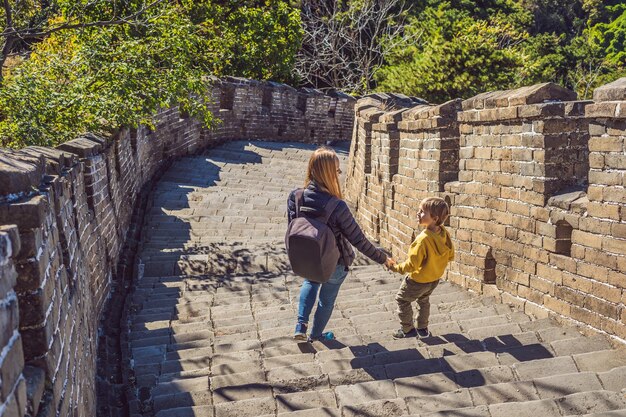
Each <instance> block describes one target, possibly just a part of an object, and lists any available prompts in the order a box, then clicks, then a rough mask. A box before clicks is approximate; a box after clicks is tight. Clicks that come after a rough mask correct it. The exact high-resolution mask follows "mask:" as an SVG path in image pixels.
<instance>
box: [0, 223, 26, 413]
mask: <svg viewBox="0 0 626 417" xmlns="http://www.w3.org/2000/svg"><path fill="white" fill-rule="evenodd" d="M19 252H20V239H19V235H18V232H17V227H16V226H15V225H9V226H0V416H1V417H9V416H10V417H13V416H15V417H22V416H24V415H25V413H26V412H27V404H26V390H25V388H26V386H25V378H24V375H23V368H24V354H23V352H22V349H23V347H22V336H21V335H20V333H19V331H18V325H19V313H18V299H17V296H16V294H15V286H16V283H17V279H18V274H17V272H16V270H15V258H17V254H18V253H19Z"/></svg>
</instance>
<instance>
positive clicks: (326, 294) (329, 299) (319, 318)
mask: <svg viewBox="0 0 626 417" xmlns="http://www.w3.org/2000/svg"><path fill="white" fill-rule="evenodd" d="M345 269H346V267H345V266H343V265H337V269H335V272H333V274H332V275H331V276H330V279H329V280H328V282H326V283H324V284H318V283H317V282H311V281H309V280H307V279H305V280H304V282H303V283H302V287H301V288H300V303H299V305H298V323H304V324H307V323H308V322H309V315H311V311H312V310H313V306H314V305H315V299H316V298H317V292H318V291H319V293H320V294H319V301H318V302H317V310H315V316H314V317H313V328H311V338H312V339H315V338H319V337H320V336H321V335H322V332H323V331H324V328H325V327H326V325H327V324H328V320H330V316H331V315H332V314H333V309H334V308H335V300H336V299H337V294H338V293H339V288H340V287H341V284H343V281H344V280H345V279H346V275H348V271H346V270H345ZM320 287H322V289H321V290H320Z"/></svg>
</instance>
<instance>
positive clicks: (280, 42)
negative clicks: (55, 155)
mask: <svg viewBox="0 0 626 417" xmlns="http://www.w3.org/2000/svg"><path fill="white" fill-rule="evenodd" d="M256 3H259V4H256ZM247 4H248V6H244V7H235V2H234V1H191V0H182V1H163V0H157V1H154V2H152V3H146V2H143V1H137V2H132V1H124V2H120V3H119V4H118V3H117V2H107V1H98V0H89V1H87V0H81V1H70V0H64V1H58V2H56V3H55V4H54V7H53V8H51V9H47V10H46V16H47V17H46V19H45V21H44V20H41V21H40V22H39V23H38V24H37V27H39V29H36V28H35V27H30V29H28V31H26V29H24V30H23V31H22V33H29V34H35V33H37V32H36V30H39V31H40V32H39V33H41V34H42V35H41V37H40V38H34V37H33V38H29V39H32V40H33V42H30V43H28V44H27V45H24V48H22V49H21V51H20V52H19V53H20V55H19V56H20V57H21V60H18V62H17V64H15V63H14V64H13V65H11V66H7V67H5V71H4V72H5V79H4V82H3V85H2V86H1V87H0V109H2V116H3V117H2V119H1V120H0V145H1V146H12V147H20V146H24V145H29V144H38V145H54V144H57V143H60V142H63V141H66V140H70V139H73V138H75V137H76V136H77V135H79V134H81V133H85V132H88V131H91V132H99V133H107V132H111V131H113V130H115V129H116V128H118V127H120V126H123V125H131V126H136V125H137V124H140V123H141V124H151V122H152V117H153V115H154V114H155V113H156V112H157V111H158V110H159V109H160V108H164V107H171V106H176V105H180V106H181V107H182V108H183V109H184V110H186V111H188V112H189V113H190V114H191V115H193V116H196V117H197V118H199V119H201V120H202V121H204V122H205V124H207V125H209V124H210V123H211V122H212V120H213V119H212V115H211V114H210V113H209V111H208V106H207V104H206V103H205V102H204V100H203V99H202V98H203V97H205V96H206V92H207V90H208V88H209V87H210V85H209V81H208V80H209V77H208V75H235V76H247V77H253V78H258V79H274V80H276V81H289V80H290V79H291V78H290V77H291V74H292V67H293V57H294V55H295V50H296V49H297V48H298V47H299V39H300V38H299V33H300V27H299V23H298V22H299V20H298V18H299V16H298V13H297V9H294V8H292V7H290V6H289V5H288V3H287V2H284V1H267V2H247ZM294 10H296V12H294ZM26 26H28V24H25V26H24V27H26ZM5 32H6V31H5ZM29 36H30V35H29ZM35 40H36V41H35ZM14 51H17V49H14Z"/></svg>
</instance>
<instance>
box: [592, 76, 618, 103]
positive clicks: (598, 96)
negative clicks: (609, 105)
mask: <svg viewBox="0 0 626 417" xmlns="http://www.w3.org/2000/svg"><path fill="white" fill-rule="evenodd" d="M593 99H594V100H595V101H626V77H622V78H619V79H617V80H615V81H613V82H612V83H608V84H605V85H603V86H601V87H598V88H596V89H595V90H593Z"/></svg>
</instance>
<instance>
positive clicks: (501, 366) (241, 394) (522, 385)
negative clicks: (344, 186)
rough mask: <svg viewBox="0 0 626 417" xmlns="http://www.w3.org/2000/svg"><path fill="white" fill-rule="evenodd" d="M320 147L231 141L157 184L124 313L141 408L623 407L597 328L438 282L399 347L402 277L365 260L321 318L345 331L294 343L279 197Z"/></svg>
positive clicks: (624, 410) (252, 412)
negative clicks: (327, 339) (419, 334)
mask: <svg viewBox="0 0 626 417" xmlns="http://www.w3.org/2000/svg"><path fill="white" fill-rule="evenodd" d="M312 150H313V147H311V146H306V145H301V144H280V143H269V142H254V143H248V142H233V143H229V144H226V145H223V146H221V147H219V148H217V149H213V150H210V151H207V153H206V154H204V155H202V156H195V157H188V158H184V159H181V160H179V161H178V162H176V163H175V164H174V165H173V166H172V168H171V169H170V170H169V171H168V172H167V173H166V174H165V176H164V177H163V178H162V180H161V181H160V183H159V184H158V185H157V187H156V190H155V192H154V193H153V196H152V199H153V201H152V206H151V209H150V211H149V215H148V216H147V218H146V224H145V226H144V233H143V243H142V252H141V259H142V262H143V277H142V278H141V279H140V280H139V282H138V283H137V288H136V289H135V292H134V293H133V296H132V304H131V306H130V310H129V311H128V348H129V355H130V356H131V358H132V359H131V361H130V368H131V369H129V370H128V374H129V378H128V380H129V384H130V385H131V386H130V387H128V388H129V389H128V392H131V393H133V394H132V395H131V397H132V396H134V397H136V399H134V400H132V401H131V402H130V415H131V416H132V417H139V416H144V417H148V416H157V417H191V416H198V417H199V416H202V417H210V416H217V417H226V416H233V417H235V416H236V417H247V416H255V417H256V416H276V415H279V416H280V415H285V414H286V413H289V414H290V415H293V416H296V417H309V416H310V417H318V416H330V417H332V416H344V417H348V416H372V417H373V416H400V415H412V416H418V415H419V416H432V417H434V416H463V417H472V416H487V417H501V416H502V417H524V416H532V417H538V416H570V415H571V416H573V415H585V416H593V417H600V416H607V417H608V416H625V415H626V397H625V393H626V390H624V389H625V388H626V351H625V350H624V349H614V347H613V346H612V345H611V343H610V342H609V340H607V339H605V338H604V337H602V336H593V337H585V336H583V335H582V334H581V333H579V332H578V331H577V330H576V329H575V328H571V327H561V326H559V325H558V324H556V323H554V322H552V321H550V320H547V319H545V320H532V319H531V318H529V317H528V316H526V315H525V314H524V313H522V312H519V311H515V310H513V309H512V308H510V307H509V306H507V305H502V304H496V303H495V302H494V300H493V299H491V298H486V297H480V296H476V295H474V294H471V293H468V292H467V291H465V290H463V289H462V288H459V287H457V286H454V285H452V284H450V283H447V282H443V283H442V284H441V285H440V286H439V287H438V288H437V290H436V291H435V293H434V295H433V296H432V304H433V307H432V317H431V326H430V328H431V330H432V332H433V334H434V335H435V336H434V337H432V338H429V339H426V340H421V341H420V340H417V339H409V340H399V341H397V340H393V339H392V338H391V337H390V332H391V331H393V330H395V329H396V328H397V327H398V323H397V321H396V319H395V317H394V313H393V311H394V308H395V303H394V294H395V292H396V291H397V289H398V286H399V282H400V276H399V275H393V274H391V273H388V272H387V271H385V270H384V268H382V267H381V266H379V265H371V264H369V263H368V262H365V261H363V260H361V261H360V262H359V264H360V265H359V266H357V267H355V268H353V270H352V272H351V273H350V275H349V276H348V278H347V280H346V282H345V284H344V285H343V286H342V289H341V291H340V294H339V297H338V301H337V306H336V308H335V312H334V313H333V317H332V319H331V321H330V323H329V326H328V328H329V329H332V330H333V331H334V332H335V333H336V334H337V336H338V339H337V340H336V341H334V342H331V343H327V344H322V343H314V344H296V343H294V342H293V340H292V339H291V335H292V332H293V328H294V324H295V322H294V319H295V316H296V309H297V297H298V291H299V285H300V282H301V281H300V279H299V278H297V277H294V276H292V275H291V274H290V273H289V270H288V265H287V264H286V262H285V255H284V250H283V243H282V241H283V237H284V232H285V228H286V214H285V203H286V198H287V195H288V193H289V191H290V190H292V189H293V188H295V187H296V186H299V185H301V181H302V180H303V175H304V169H305V167H306V161H307V160H308V158H309V155H310V153H311V151H312ZM339 154H340V156H341V159H342V163H344V164H345V162H346V159H347V154H346V150H345V149H343V150H339ZM344 171H347V170H345V169H344ZM451 410H455V411H451Z"/></svg>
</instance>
